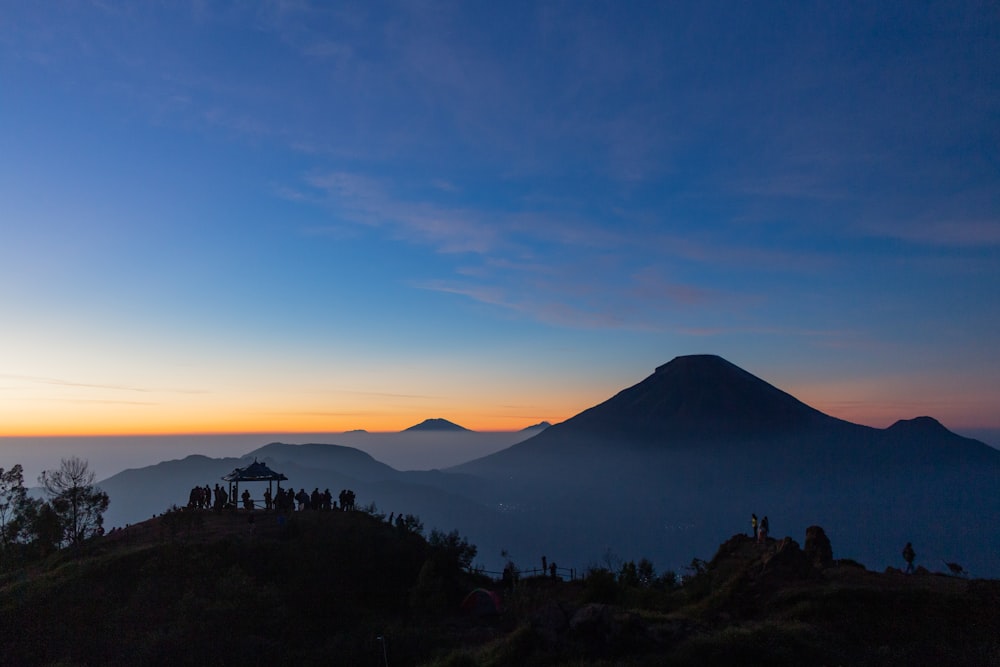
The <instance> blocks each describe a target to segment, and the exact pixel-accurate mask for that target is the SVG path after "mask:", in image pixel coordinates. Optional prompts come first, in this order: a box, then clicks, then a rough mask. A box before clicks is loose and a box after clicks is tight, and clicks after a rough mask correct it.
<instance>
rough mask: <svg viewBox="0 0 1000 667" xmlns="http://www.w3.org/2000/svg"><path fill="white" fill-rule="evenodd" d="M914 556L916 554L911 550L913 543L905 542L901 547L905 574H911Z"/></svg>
mask: <svg viewBox="0 0 1000 667" xmlns="http://www.w3.org/2000/svg"><path fill="white" fill-rule="evenodd" d="M916 557H917V554H916V552H915V551H914V550H913V544H911V543H910V542H907V543H906V546H905V547H903V560H905V561H906V570H905V572H906V574H913V559H914V558H916Z"/></svg>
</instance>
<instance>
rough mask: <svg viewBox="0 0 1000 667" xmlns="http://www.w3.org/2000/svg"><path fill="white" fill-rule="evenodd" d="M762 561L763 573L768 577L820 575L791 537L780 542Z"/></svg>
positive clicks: (799, 577)
mask: <svg viewBox="0 0 1000 667" xmlns="http://www.w3.org/2000/svg"><path fill="white" fill-rule="evenodd" d="M761 562H762V563H763V566H764V567H763V569H762V571H761V575H762V576H764V577H768V578H775V579H810V578H813V577H816V576H818V574H817V573H816V569H815V568H814V567H813V565H812V562H811V561H810V560H809V559H808V558H806V554H805V553H804V552H803V551H802V549H800V548H799V545H798V543H797V542H796V541H795V540H793V539H792V538H790V537H786V538H784V539H783V540H781V541H780V542H778V543H777V549H775V551H774V552H773V553H770V554H767V555H765V556H764V557H763V558H762V559H761Z"/></svg>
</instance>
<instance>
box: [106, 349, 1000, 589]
mask: <svg viewBox="0 0 1000 667" xmlns="http://www.w3.org/2000/svg"><path fill="white" fill-rule="evenodd" d="M429 421H431V422H432V423H433V420H429ZM441 421H444V420H441ZM425 423H426V422H425ZM449 423H450V422H449ZM458 428H461V427H458ZM470 433H471V432H465V435H463V433H462V432H459V433H443V432H437V431H430V432H425V433H419V432H410V433H398V434H394V436H395V437H398V438H402V439H404V440H407V441H408V442H406V443H405V444H406V445H407V446H408V447H409V448H410V449H412V450H414V451H415V452H423V451H431V450H430V449H425V448H432V447H433V446H435V443H438V441H443V440H445V439H447V438H449V437H456V438H459V439H461V438H464V437H466V436H468V435H469V434H470ZM476 435H481V434H476ZM524 435H525V436H528V437H525V438H524V439H523V440H522V441H521V442H518V443H517V444H514V445H512V446H509V447H507V448H506V449H502V450H500V451H496V452H495V453H493V454H490V455H488V456H482V457H479V458H475V459H473V460H471V461H468V462H466V463H464V464H462V465H459V466H455V467H452V468H447V469H445V470H442V471H409V472H406V471H400V470H397V469H395V468H392V467H390V466H386V465H384V464H383V463H381V462H380V461H378V460H376V459H375V458H373V457H371V456H369V455H367V454H364V453H363V452H360V451H358V450H354V449H352V448H350V447H342V446H337V445H320V444H312V445H287V444H282V443H272V444H270V445H266V446H265V447H262V448H259V449H257V450H255V451H253V452H250V454H249V456H251V457H253V456H256V457H258V458H263V459H266V460H267V461H268V462H269V465H271V467H272V468H273V469H275V470H277V471H279V472H283V473H285V474H286V475H288V477H289V482H288V485H289V486H295V487H296V488H306V490H311V489H312V488H314V487H319V488H320V489H321V490H322V489H323V488H330V489H331V490H332V491H333V492H334V493H335V494H336V491H337V490H338V489H341V488H351V489H354V490H355V491H357V493H358V503H359V505H366V504H368V503H370V502H374V503H376V504H377V505H378V507H379V508H380V509H381V510H383V511H385V512H386V513H388V512H390V511H391V512H395V513H412V514H416V515H419V516H420V517H421V518H422V519H423V520H424V521H425V524H426V525H427V526H428V527H429V528H430V527H438V528H442V529H450V528H457V529H459V530H460V531H461V532H463V534H467V535H468V536H469V538H470V540H471V541H473V542H474V543H476V544H477V545H479V546H480V552H479V553H480V560H479V562H480V564H482V565H483V566H485V567H486V568H487V569H490V570H498V569H500V568H501V567H502V563H503V562H504V560H506V558H508V557H509V558H514V559H516V560H517V561H518V562H528V563H532V562H538V559H539V558H540V556H541V555H542V554H545V555H546V556H547V557H548V558H549V559H551V560H555V561H557V562H559V563H561V564H572V565H573V566H576V567H579V568H585V567H586V566H587V565H588V564H593V563H596V562H600V559H602V558H607V557H608V554H609V553H610V552H614V554H618V555H620V556H622V557H624V558H629V559H636V560H637V559H639V558H642V557H646V558H650V559H651V560H653V561H654V562H655V563H656V564H657V565H658V566H660V567H667V568H671V569H679V568H681V567H682V566H683V565H684V564H686V563H688V562H689V561H690V559H691V557H692V555H704V556H707V555H710V553H711V549H713V548H714V546H715V545H717V544H718V543H719V541H720V539H722V538H723V537H724V536H726V535H731V534H732V533H733V532H734V531H739V530H748V529H749V517H750V514H751V512H755V513H757V515H758V516H764V515H768V516H769V519H770V523H771V526H772V529H773V530H774V531H775V533H776V534H789V533H801V532H802V531H804V530H805V528H806V527H807V526H810V525H814V524H819V525H823V526H824V527H825V528H826V530H827V532H828V534H829V535H830V538H831V539H832V540H834V541H835V542H836V543H837V544H838V545H840V548H841V552H842V553H843V555H844V556H845V557H848V558H853V559H856V560H859V561H862V562H865V563H870V564H874V565H875V566H876V567H878V568H881V567H884V566H885V565H888V564H898V562H899V560H900V556H899V552H900V550H901V549H902V545H904V544H906V542H910V541H912V542H913V544H914V547H915V548H916V549H917V551H918V553H920V554H921V558H925V559H926V561H925V562H927V563H931V564H937V563H939V562H940V561H942V560H945V561H948V562H959V563H961V564H962V565H963V566H964V567H965V568H966V569H967V570H969V571H970V572H972V573H974V574H976V575H979V576H1000V562H998V561H997V560H996V556H995V554H996V553H997V552H998V551H1000V525H998V524H997V522H996V521H995V517H996V516H1000V494H997V493H996V489H997V488H1000V452H998V451H997V450H995V449H993V448H991V447H989V446H988V445H985V444H983V443H981V442H979V441H977V440H972V439H969V438H963V437H961V436H958V435H956V434H954V433H952V432H951V431H949V430H948V429H947V428H946V427H945V426H943V425H941V424H940V423H938V422H937V421H935V420H933V419H932V418H929V417H919V418H917V419H912V420H903V421H900V422H898V423H896V424H894V425H893V426H891V427H890V428H888V429H877V428H870V427H867V426H861V425H858V424H852V423H850V422H847V421H844V420H840V419H836V418H834V417H831V416H829V415H826V414H823V413H822V412H820V411H818V410H816V409H814V408H812V407H810V406H808V405H806V404H804V403H802V402H801V401H799V400H797V399H796V398H794V397H793V396H791V395H789V394H788V393H786V392H784V391H782V390H780V389H778V388H776V387H774V386H772V385H771V384H769V383H767V382H765V381H764V380H761V379H759V378H757V377H755V376H753V375H752V374H750V373H748V372H746V371H744V370H742V369H740V368H738V367H737V366H735V365H733V364H731V363H730V362H728V361H726V360H724V359H722V358H720V357H717V356H710V355H696V356H690V357H678V358H676V359H674V360H673V361H671V362H669V363H667V364H664V365H662V366H660V367H658V368H657V369H656V370H655V372H654V373H653V374H652V375H651V376H650V377H648V378H646V379H644V380H642V381H641V382H639V383H638V384H636V385H634V386H632V387H629V388H626V389H624V390H622V391H620V392H618V393H617V394H616V395H614V396H612V397H611V398H609V399H608V400H607V401H604V402H603V403H600V404H599V405H595V406H593V407H591V408H589V409H587V410H584V411H583V412H581V413H580V414H578V415H576V416H574V417H573V418H571V419H568V420H566V421H565V422H562V423H560V424H556V425H553V426H551V427H549V428H547V429H544V430H542V431H541V432H539V433H537V434H535V435H531V434H530V433H525V434H524ZM401 446H402V445H401ZM387 451H388V450H387ZM470 451H472V450H470ZM373 452H374V450H373ZM377 455H378V454H377V453H376V456H377ZM189 459H191V460H188V459H185V460H184V461H180V462H170V463H169V464H160V466H153V467H151V468H149V469H143V470H141V471H126V472H125V473H122V474H121V476H116V477H114V478H110V479H109V480H106V481H105V482H102V486H104V487H105V490H107V491H108V493H109V494H110V496H111V501H112V504H111V510H110V511H109V516H112V515H113V516H115V517H116V521H120V520H121V517H123V516H138V519H142V518H148V516H150V512H152V513H155V512H161V511H163V510H164V509H165V508H166V507H169V505H170V504H172V503H177V504H184V503H185V502H186V500H187V491H188V489H189V488H190V486H191V485H193V484H201V485H204V484H205V483H206V482H211V483H214V480H217V479H218V478H219V477H220V476H221V475H222V474H224V473H226V472H229V471H230V470H232V469H233V468H234V467H236V464H239V463H240V462H239V461H238V460H226V461H222V462H216V461H215V460H212V459H205V458H204V457H199V458H192V457H189ZM250 460H252V458H251V459H243V463H242V464H241V465H245V464H246V463H248V462H250ZM126 482H128V483H127V484H126ZM139 510H141V513H139V514H136V513H137V512H138V511H139ZM126 512H128V513H131V514H125V513H126ZM127 520H128V521H132V522H134V521H135V520H137V519H135V518H133V519H127ZM116 521H111V520H110V519H109V522H108V525H109V526H113V525H121V524H120V523H116ZM501 553H506V554H507V556H506V557H501Z"/></svg>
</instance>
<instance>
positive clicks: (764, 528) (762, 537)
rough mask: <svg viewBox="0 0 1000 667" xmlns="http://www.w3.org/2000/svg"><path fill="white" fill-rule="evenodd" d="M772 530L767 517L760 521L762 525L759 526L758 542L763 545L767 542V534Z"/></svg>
mask: <svg viewBox="0 0 1000 667" xmlns="http://www.w3.org/2000/svg"><path fill="white" fill-rule="evenodd" d="M770 529H771V525H770V523H768V521H767V516H766V515H765V516H764V518H763V519H761V520H760V524H759V525H758V526H757V541H758V542H760V543H761V544H764V543H766V542H767V533H768V531H769V530H770Z"/></svg>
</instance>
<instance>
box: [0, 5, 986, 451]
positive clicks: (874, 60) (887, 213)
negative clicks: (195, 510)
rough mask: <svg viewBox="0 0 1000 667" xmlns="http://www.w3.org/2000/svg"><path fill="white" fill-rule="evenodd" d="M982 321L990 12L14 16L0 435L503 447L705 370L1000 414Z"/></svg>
mask: <svg viewBox="0 0 1000 667" xmlns="http://www.w3.org/2000/svg"><path fill="white" fill-rule="evenodd" d="M998 342H1000V6H998V5H997V4H996V3H991V2H955V1H949V2H941V3H931V2H928V3H914V2H898V3H897V2H879V3H870V2H859V3H852V2H835V3H827V2H820V3H812V2H801V3H770V2H762V3H713V2H703V1H700V2H692V3H683V2H678V3H673V2H670V3H663V2H648V3H647V2H641V1H638V0H637V1H635V2H628V3H612V2H606V3H603V2H582V1H581V2H530V3H522V2H505V3H488V2H478V1H472V2H454V3H448V2H443V3H438V2H410V1H400V2H393V1H389V2H378V1H373V2H357V3H352V2H337V3H330V2H315V3H312V2H306V1H302V2H298V1H294V0H286V1H277V2H267V1H261V2H250V3H246V2H235V3H227V2H203V1H191V2H169V3H161V2H144V3H133V2H113V1H103V0H102V1H96V0H95V1H93V2H86V1H82V0H77V1H72V2H59V1H56V0H53V1H52V2H42V3H34V2H15V1H8V0H0V436H19V437H21V436H53V435H72V436H84V435H86V436H91V435H103V434H123V435H124V434H219V433H243V432H281V433H294V432H314V433H315V432H342V431H346V430H350V429H367V430H369V431H396V430H401V429H404V428H406V427H408V426H411V425H413V424H415V423H418V422H420V421H422V420H423V419H425V418H430V417H442V418H447V419H450V420H451V421H453V422H456V423H459V424H461V425H463V426H465V427H467V428H470V429H474V430H482V431H491V430H496V431H503V430H516V429H521V428H524V427H526V426H529V425H531V424H534V423H537V422H539V421H541V420H548V421H551V422H554V423H555V422H559V421H562V420H565V419H567V418H569V417H571V416H573V415H574V414H577V413H579V412H581V411H582V410H584V409H586V408H588V407H590V406H592V405H595V404H597V403H599V402H601V401H603V400H605V399H607V398H609V397H610V396H612V395H613V394H615V393H616V392H618V391H619V390H621V389H623V388H625V387H627V386H630V385H632V384H635V383H637V382H639V381H641V380H642V379H643V378H645V377H646V376H648V375H649V374H650V373H652V372H653V370H654V369H655V368H656V367H657V366H658V365H661V364H663V363H666V362H667V361H669V360H670V359H672V358H673V357H675V356H678V355H683V354H695V353H714V354H719V355H722V356H723V357H725V358H726V359H728V360H730V361H732V362H733V363H735V364H737V365H739V366H741V367H742V368H744V369H746V370H748V371H750V372H751V373H754V374H755V375H757V376H759V377H761V378H763V379H765V380H767V381H768V382H771V383H772V384H775V385H776V386H778V387H780V388H781V389H783V390H785V391H788V392H789V393H792V394H793V395H795V396H796V397H798V398H799V399H801V400H803V401H805V402H806V403H808V404H810V405H812V406H814V407H816V408H818V409H821V410H823V411H825V412H827V413H829V414H832V415H835V416H838V417H841V418H844V419H849V420H851V421H855V422H858V423H863V424H868V425H872V426H877V427H886V426H889V425H890V424H892V423H893V422H895V421H896V420H897V419H904V418H912V417H915V416H918V415H932V416H934V417H936V418H938V419H939V420H941V421H942V422H943V423H944V424H945V425H946V426H948V427H949V428H952V429H953V430H957V431H961V430H963V429H965V430H966V431H968V430H970V429H1000V354H998V352H997V343H998ZM7 463H8V464H12V463H13V462H7ZM0 465H2V463H0Z"/></svg>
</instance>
